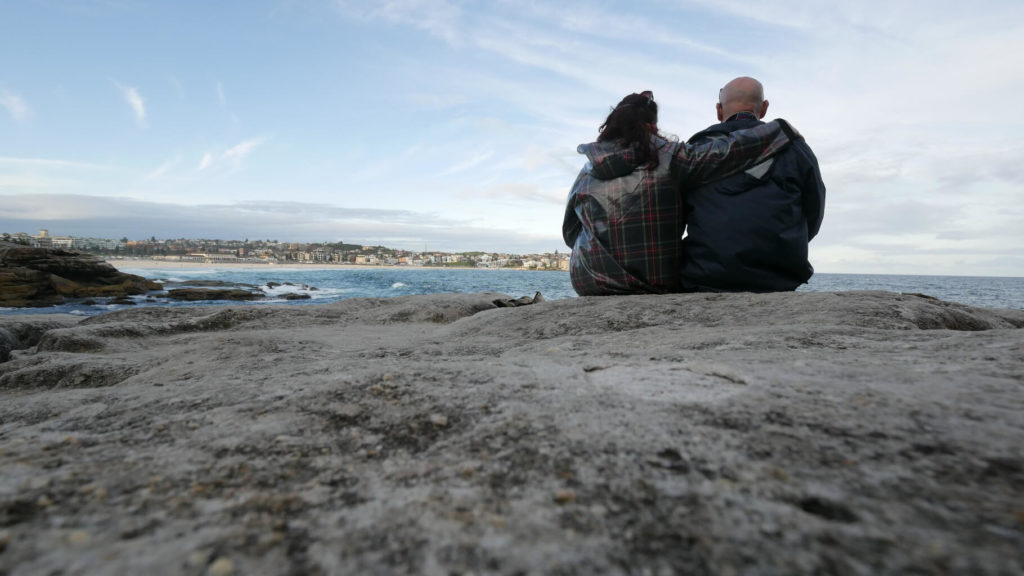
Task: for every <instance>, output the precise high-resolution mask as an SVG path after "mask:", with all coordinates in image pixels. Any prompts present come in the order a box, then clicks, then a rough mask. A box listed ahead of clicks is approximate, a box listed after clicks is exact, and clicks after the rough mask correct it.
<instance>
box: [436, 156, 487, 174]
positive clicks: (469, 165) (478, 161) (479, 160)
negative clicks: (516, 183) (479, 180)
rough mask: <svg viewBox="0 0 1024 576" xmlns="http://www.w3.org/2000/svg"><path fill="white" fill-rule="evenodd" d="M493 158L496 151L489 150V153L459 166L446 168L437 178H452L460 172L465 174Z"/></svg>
mask: <svg viewBox="0 0 1024 576" xmlns="http://www.w3.org/2000/svg"><path fill="white" fill-rule="evenodd" d="M491 156H494V151H493V150H488V151H487V152H483V153H481V154H477V155H476V156H473V157H472V158H469V159H467V160H464V161H462V162H459V163H458V164H455V165H452V166H449V167H448V168H446V169H444V170H442V171H441V172H439V173H438V174H437V176H438V177H443V176H452V175H454V174H458V173H460V172H465V171H466V170H470V169H472V168H473V167H475V166H478V165H480V164H482V163H484V162H486V161H487V160H488V159H489V158H490V157H491Z"/></svg>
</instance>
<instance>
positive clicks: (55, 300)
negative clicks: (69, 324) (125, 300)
mask: <svg viewBox="0 0 1024 576" xmlns="http://www.w3.org/2000/svg"><path fill="white" fill-rule="evenodd" d="M160 288H161V286H160V285H159V284H157V283H155V282H152V281H150V280H147V279H145V278H143V277H141V276H135V275H134V274H125V273H123V272H119V271H118V270H117V269H116V268H114V267H113V266H111V265H110V264H107V263H106V262H104V261H103V260H101V259H99V258H98V257H96V256H93V255H91V254H83V253H80V252H71V251H67V250H59V249H49V248H33V247H30V246H23V245H21V244H13V243H10V242H0V307H12V308H23V307H42V306H54V305H57V304H63V303H64V301H65V299H66V298H91V297H110V298H118V297H125V296H130V295H136V294H145V293H146V292H148V291H150V290H159V289H160Z"/></svg>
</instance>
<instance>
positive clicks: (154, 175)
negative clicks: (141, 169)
mask: <svg viewBox="0 0 1024 576" xmlns="http://www.w3.org/2000/svg"><path fill="white" fill-rule="evenodd" d="M180 162H181V156H180V155H178V156H175V157H174V158H171V159H170V160H168V161H166V162H164V163H163V164H161V165H160V166H158V167H157V168H156V169H155V170H153V171H152V172H150V173H149V174H146V177H145V180H156V179H158V178H160V177H162V176H163V175H164V174H167V173H168V172H170V171H171V170H172V169H173V168H174V167H175V166H177V165H178V164H179V163H180Z"/></svg>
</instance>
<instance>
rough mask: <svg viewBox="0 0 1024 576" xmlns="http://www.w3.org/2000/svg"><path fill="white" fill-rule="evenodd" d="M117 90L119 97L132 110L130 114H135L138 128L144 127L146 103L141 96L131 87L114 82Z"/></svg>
mask: <svg viewBox="0 0 1024 576" xmlns="http://www.w3.org/2000/svg"><path fill="white" fill-rule="evenodd" d="M114 84H115V85H116V86H117V88H118V90H120V91H121V96H123V97H124V100H125V102H127V103H128V105H129V106H131V108H132V112H134V113H135V121H136V122H137V123H138V125H139V126H140V127H145V126H146V102H145V100H143V98H142V95H141V94H139V91H138V89H136V88H135V87H133V86H125V85H123V84H121V83H120V82H117V81H116V80H115V81H114Z"/></svg>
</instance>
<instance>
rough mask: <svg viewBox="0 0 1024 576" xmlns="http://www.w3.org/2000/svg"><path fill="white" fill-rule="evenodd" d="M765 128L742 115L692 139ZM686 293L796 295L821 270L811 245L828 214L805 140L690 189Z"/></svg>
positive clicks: (684, 269)
mask: <svg viewBox="0 0 1024 576" xmlns="http://www.w3.org/2000/svg"><path fill="white" fill-rule="evenodd" d="M759 124H763V122H761V121H760V120H756V119H753V116H752V115H747V114H741V115H740V118H738V119H737V118H736V117H735V116H734V117H733V118H730V119H729V120H726V121H725V122H722V123H721V124H716V125H714V126H711V127H710V128H707V129H705V130H703V131H701V132H698V133H697V134H695V135H694V136H693V137H692V138H690V140H689V142H690V143H696V142H700V141H703V140H706V139H709V138H721V137H723V136H724V135H725V134H728V133H730V132H733V131H735V130H741V129H744V128H750V127H753V126H757V125H759ZM683 194H684V199H685V205H686V236H685V237H684V239H683V263H682V269H681V280H682V288H683V290H685V291H714V292H776V291H785V290H795V289H796V288H797V286H799V285H801V284H803V283H805V282H807V280H808V279H809V278H810V277H811V275H812V274H813V273H814V268H813V267H812V266H811V263H810V262H808V261H807V243H808V242H809V241H810V240H811V238H814V236H815V235H816V234H817V233H818V228H819V227H820V226H821V220H822V217H823V216H824V211H825V184H824V182H822V180H821V171H820V170H819V169H818V160H817V158H815V157H814V153H813V152H812V151H811V149H810V147H808V146H807V144H806V142H804V141H803V139H800V140H796V141H794V142H793V145H792V146H790V147H788V148H787V149H786V150H783V151H782V152H780V153H779V154H777V155H776V156H774V157H772V158H771V159H769V160H766V161H765V162H763V163H761V164H758V165H757V166H754V167H753V168H751V169H749V170H747V171H746V172H740V173H738V174H734V175H732V176H729V177H728V178H724V179H722V180H718V181H715V182H711V183H709V184H705V185H703V186H700V187H698V188H694V189H690V190H687V191H684V193H683Z"/></svg>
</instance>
